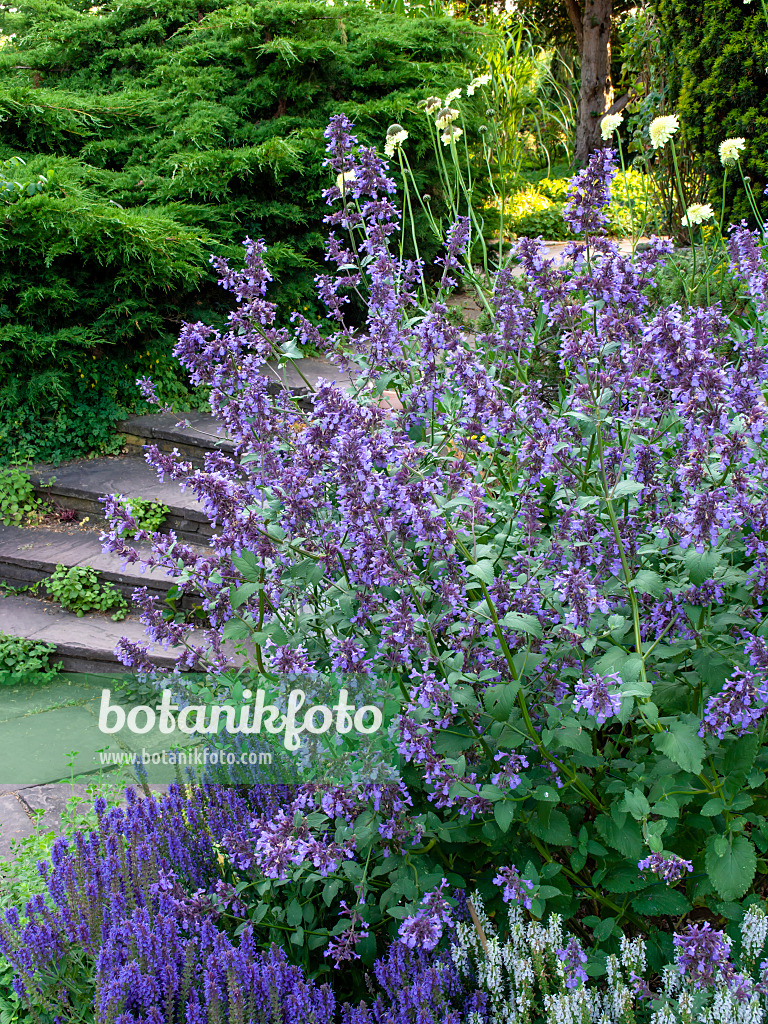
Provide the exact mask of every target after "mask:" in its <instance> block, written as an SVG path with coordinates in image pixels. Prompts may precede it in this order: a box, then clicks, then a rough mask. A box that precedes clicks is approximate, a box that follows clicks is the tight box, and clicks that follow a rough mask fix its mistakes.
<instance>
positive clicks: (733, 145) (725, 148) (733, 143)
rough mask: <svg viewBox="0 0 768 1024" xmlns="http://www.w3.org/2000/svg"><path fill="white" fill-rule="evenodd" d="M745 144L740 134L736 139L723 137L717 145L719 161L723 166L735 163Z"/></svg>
mask: <svg viewBox="0 0 768 1024" xmlns="http://www.w3.org/2000/svg"><path fill="white" fill-rule="evenodd" d="M746 144H747V143H746V140H745V139H742V138H741V137H740V136H739V138H736V139H724V140H723V141H722V142H721V143H720V146H719V152H720V163H721V164H722V165H723V167H728V166H729V164H735V163H736V161H737V160H738V159H739V157H740V156H741V152H742V150H743V149H744V148H745V146H746Z"/></svg>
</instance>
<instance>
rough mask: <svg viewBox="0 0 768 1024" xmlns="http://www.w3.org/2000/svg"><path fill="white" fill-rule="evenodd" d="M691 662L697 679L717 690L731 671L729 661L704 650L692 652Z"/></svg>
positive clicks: (731, 667)
mask: <svg viewBox="0 0 768 1024" xmlns="http://www.w3.org/2000/svg"><path fill="white" fill-rule="evenodd" d="M691 661H692V662H693V667H694V668H695V669H696V674H697V675H698V677H699V679H701V680H702V682H704V683H706V684H707V685H708V686H713V687H716V688H717V689H718V690H719V689H720V688H721V687H722V685H723V683H724V682H725V680H726V679H727V678H728V676H729V675H730V674H731V672H732V671H733V666H732V665H731V662H730V661H726V659H725V658H723V657H722V656H721V655H719V654H715V653H713V652H712V651H708V650H705V649H704V648H701V649H700V650H698V651H694V652H693V654H692V655H691Z"/></svg>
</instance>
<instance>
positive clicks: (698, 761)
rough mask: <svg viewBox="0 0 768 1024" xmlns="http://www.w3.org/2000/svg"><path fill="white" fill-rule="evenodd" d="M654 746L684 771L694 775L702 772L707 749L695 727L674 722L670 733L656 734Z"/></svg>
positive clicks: (685, 723) (686, 723)
mask: <svg viewBox="0 0 768 1024" xmlns="http://www.w3.org/2000/svg"><path fill="white" fill-rule="evenodd" d="M653 745H654V746H655V747H656V749H657V750H659V751H660V752H661V753H662V754H666V756H667V757H668V758H669V759H670V761H674V762H675V764H677V765H679V766H680V767H681V768H682V769H683V771H686V772H693V773H694V775H698V774H699V772H700V771H701V766H702V762H703V760H704V754H705V753H706V747H705V746H704V740H703V739H702V738H701V737H700V736H699V735H698V734H697V730H696V727H695V725H693V724H691V723H689V722H674V723H673V724H672V725H671V726H670V728H669V731H668V732H659V733H656V734H655V736H654V737H653Z"/></svg>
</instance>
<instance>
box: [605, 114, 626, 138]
mask: <svg viewBox="0 0 768 1024" xmlns="http://www.w3.org/2000/svg"><path fill="white" fill-rule="evenodd" d="M623 120H624V115H623V114H606V115H605V117H604V118H603V120H602V121H601V122H600V133H601V135H602V136H603V140H607V139H610V137H611V136H612V135H613V133H614V132H615V131H616V129H617V128H618V127H619V125H620V124H621V122H622V121H623Z"/></svg>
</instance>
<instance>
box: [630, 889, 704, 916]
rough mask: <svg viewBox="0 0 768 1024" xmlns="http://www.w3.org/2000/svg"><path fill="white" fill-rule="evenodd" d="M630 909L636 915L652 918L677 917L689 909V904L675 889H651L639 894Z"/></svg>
mask: <svg viewBox="0 0 768 1024" xmlns="http://www.w3.org/2000/svg"><path fill="white" fill-rule="evenodd" d="M632 909H633V910H634V911H635V912H636V913H638V914H643V915H647V916H649V917H654V916H658V915H662V914H674V915H675V916H679V915H680V914H685V913H687V912H688V911H689V910H690V909H691V904H690V903H689V902H688V900H687V899H686V898H685V896H684V895H683V894H682V893H681V892H678V891H677V889H668V888H666V887H664V888H663V889H660V888H657V889H653V890H652V891H651V892H644V893H641V894H640V895H639V896H635V898H634V899H633V900H632Z"/></svg>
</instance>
